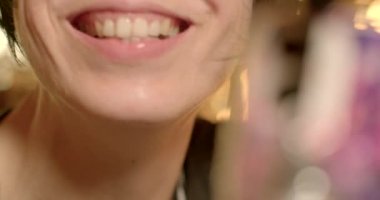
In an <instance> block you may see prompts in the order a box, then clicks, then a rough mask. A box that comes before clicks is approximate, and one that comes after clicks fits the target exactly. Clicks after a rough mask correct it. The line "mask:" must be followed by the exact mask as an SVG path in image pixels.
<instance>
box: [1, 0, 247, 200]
mask: <svg viewBox="0 0 380 200" xmlns="http://www.w3.org/2000/svg"><path fill="white" fill-rule="evenodd" d="M134 1H136V2H138V1H137V0H133V1H131V2H134ZM93 2H96V1H95V0H81V1H78V0H17V1H16V3H17V6H16V9H15V23H16V29H17V33H18V38H19V40H20V43H21V45H22V47H23V49H24V50H25V52H26V55H27V57H28V60H29V61H30V63H31V65H32V67H33V70H34V72H35V74H36V75H37V77H38V80H39V86H38V87H37V89H36V90H35V91H34V92H32V93H31V94H30V95H29V96H28V97H27V98H26V99H25V100H24V101H23V103H22V104H21V105H20V106H19V107H18V108H17V109H16V110H14V111H13V113H12V115H11V116H9V117H8V119H7V120H6V121H5V122H4V123H3V124H2V126H1V127H0V163H1V164H0V186H1V189H0V191H1V193H0V194H1V196H0V199H8V200H35V199H55V200H60V199H72V200H77V199H78V200H82V199H93V200H98V199H99V200H101V199H132V200H134V199H136V200H137V199H138V200H141V199H154V200H160V199H162V200H164V199H170V197H171V195H172V192H173V188H174V186H175V184H176V181H177V179H178V176H179V174H180V172H181V166H182V163H183V160H184V157H185V154H186V149H187V147H188V143H189V140H190V138H191V131H192V126H193V123H194V120H195V118H196V113H197V109H198V106H199V105H200V104H201V103H202V101H203V100H204V99H206V98H207V97H208V96H209V95H210V94H212V92H213V91H215V90H216V89H217V88H218V87H219V86H220V85H221V84H222V83H223V81H224V80H225V79H226V78H228V76H229V75H230V74H231V71H232V70H233V67H234V66H235V65H237V64H238V60H239V55H240V54H241V53H242V51H243V49H244V44H245V42H246V39H247V32H248V26H249V18H250V15H251V7H252V6H251V5H252V3H253V2H252V0H234V1H231V0H210V1H206V0H185V1H184V0H151V2H155V3H157V4H159V5H160V6H162V7H165V8H167V9H169V10H175V11H176V12H179V13H181V14H183V15H184V16H187V17H189V18H191V19H192V20H193V22H194V24H193V27H192V32H191V34H189V35H188V36H187V37H186V39H184V40H182V42H181V44H179V45H177V46H176V47H175V50H174V51H169V52H167V53H165V54H163V55H162V56H160V57H158V58H154V59H145V60H144V59H143V60H122V61H120V60H118V61H115V60H110V59H107V58H106V57H104V56H102V55H99V53H98V52H96V51H94V50H92V49H88V47H85V46H84V45H83V44H81V43H79V42H77V41H76V40H75V39H74V38H73V36H72V35H70V33H69V32H68V29H67V27H68V23H67V21H66V19H67V18H66V17H67V15H68V14H69V13H71V12H72V11H73V10H75V9H76V8H78V7H82V6H84V5H91V4H92V3H93ZM21 188H22V189H21ZM20 190H22V191H20Z"/></svg>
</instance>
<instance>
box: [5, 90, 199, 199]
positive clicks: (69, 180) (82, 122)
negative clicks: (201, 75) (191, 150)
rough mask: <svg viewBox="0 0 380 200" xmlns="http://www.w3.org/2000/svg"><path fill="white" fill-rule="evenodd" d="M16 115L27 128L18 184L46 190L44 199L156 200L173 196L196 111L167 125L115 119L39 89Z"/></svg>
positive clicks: (23, 130)
mask: <svg viewBox="0 0 380 200" xmlns="http://www.w3.org/2000/svg"><path fill="white" fill-rule="evenodd" d="M62 105H63V104H62ZM21 116H22V117H21ZM26 116H29V120H28V119H25V118H28V117H26ZM22 118H23V119H22ZM12 119H14V120H13V121H15V122H14V123H15V124H20V123H23V125H22V126H19V127H28V128H24V129H19V130H18V132H23V133H21V134H22V135H23V136H24V140H25V143H26V144H27V145H26V148H27V149H25V150H24V151H23V152H26V153H25V155H22V157H24V159H23V160H24V161H25V162H26V163H23V167H20V168H19V169H20V170H22V176H21V179H19V180H21V181H23V182H24V183H20V184H22V185H23V186H27V185H29V186H28V187H29V188H28V189H29V191H44V190H46V196H43V197H41V198H43V199H57V196H56V195H57V193H61V194H60V195H58V196H62V199H94V200H95V199H110V198H112V199H155V200H156V199H170V197H171V195H172V192H173V189H174V187H175V185H176V182H177V179H178V177H179V175H180V173H181V169H182V163H183V160H184V157H185V154H186V150H187V147H188V143H189V140H190V137H191V130H192V126H193V122H194V119H195V115H194V114H190V115H188V116H185V117H183V118H181V119H178V120H176V121H172V122H166V123H144V124H143V123H137V122H133V123H132V122H131V123H129V122H120V121H118V122H115V121H112V120H107V119H101V118H99V117H96V116H91V115H85V114H82V113H81V114H79V113H77V112H75V111H72V110H71V109H69V108H64V107H61V106H60V104H56V103H54V101H53V100H52V99H51V98H49V96H48V95H47V94H45V93H44V92H39V94H38V95H32V96H31V97H30V98H29V99H27V100H26V102H25V103H24V104H23V106H21V107H20V109H19V110H18V111H16V112H15V113H14V114H13V116H12V117H11V119H10V121H12ZM16 119H21V120H16ZM16 121H17V122H16ZM21 152H22V151H21ZM36 176H39V177H36ZM36 180H41V181H36ZM28 181H33V183H35V184H33V185H32V186H30V184H28ZM31 187H33V188H31ZM49 194H53V195H54V196H49Z"/></svg>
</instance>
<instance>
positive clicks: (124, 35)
mask: <svg viewBox="0 0 380 200" xmlns="http://www.w3.org/2000/svg"><path fill="white" fill-rule="evenodd" d="M79 27H80V29H82V31H84V32H86V33H88V34H90V35H92V36H96V37H105V38H120V39H123V40H136V39H137V40H138V39H144V38H149V37H156V38H158V37H173V36H176V35H177V34H178V33H179V26H178V25H176V24H175V23H173V22H172V21H171V20H170V19H164V20H161V21H159V20H153V21H151V22H148V20H146V19H144V18H136V19H133V20H132V19H130V18H128V17H120V18H117V19H116V20H112V19H105V20H104V21H100V20H97V21H95V23H94V24H93V25H92V27H91V26H86V25H79Z"/></svg>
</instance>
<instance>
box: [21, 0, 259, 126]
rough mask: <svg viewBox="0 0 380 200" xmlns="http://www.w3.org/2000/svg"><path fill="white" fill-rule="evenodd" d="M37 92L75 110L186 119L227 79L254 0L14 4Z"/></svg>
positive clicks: (32, 0)
mask: <svg viewBox="0 0 380 200" xmlns="http://www.w3.org/2000/svg"><path fill="white" fill-rule="evenodd" d="M15 1H16V3H17V5H16V9H15V21H16V29H17V33H18V37H19V39H20V42H21V45H22V46H23V48H24V50H25V52H26V54H27V56H28V59H29V61H30V62H31V64H32V66H33V68H34V70H35V72H36V74H37V76H38V77H39V79H40V81H41V83H42V85H43V87H44V88H45V89H46V91H49V94H51V95H52V97H54V98H55V99H56V100H58V101H60V102H61V103H63V104H67V106H70V107H72V108H75V109H79V110H80V111H82V112H88V113H92V114H96V115H99V116H103V117H104V116H105V117H108V118H113V119H118V120H143V121H161V120H169V119H175V118H177V117H179V116H182V115H184V114H186V113H188V112H191V111H193V110H194V109H195V108H196V107H197V105H198V104H199V103H200V102H201V101H202V100H203V99H205V98H206V97H207V96H208V95H210V94H211V93H212V92H213V91H214V90H215V89H217V87H218V86H219V85H220V84H221V83H222V82H223V81H224V80H225V78H226V77H227V76H228V75H229V74H230V73H231V71H232V69H233V67H234V66H235V65H236V64H237V61H238V59H239V56H240V54H241V53H242V49H243V46H244V44H245V42H246V40H247V32H248V26H249V21H250V15H251V7H252V4H253V0H15Z"/></svg>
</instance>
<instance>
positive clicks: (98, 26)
mask: <svg viewBox="0 0 380 200" xmlns="http://www.w3.org/2000/svg"><path fill="white" fill-rule="evenodd" d="M95 31H96V35H97V36H98V37H103V25H102V23H100V22H99V21H96V22H95Z"/></svg>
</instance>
